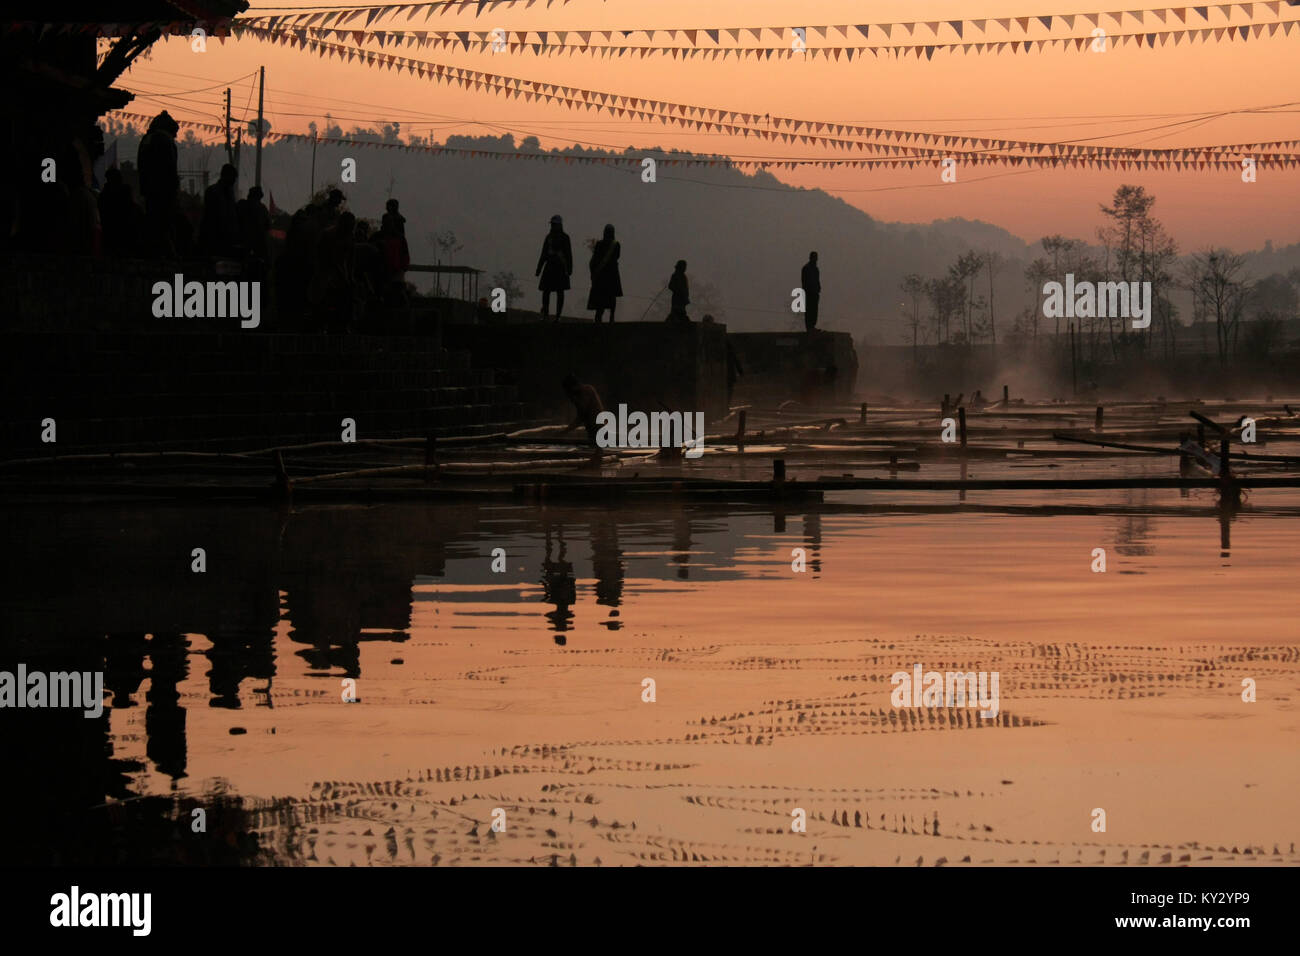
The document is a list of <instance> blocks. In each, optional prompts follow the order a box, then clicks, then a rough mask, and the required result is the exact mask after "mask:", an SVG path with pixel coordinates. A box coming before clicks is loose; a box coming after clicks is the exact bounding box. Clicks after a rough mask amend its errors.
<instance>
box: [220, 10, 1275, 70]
mask: <svg viewBox="0 0 1300 956" xmlns="http://www.w3.org/2000/svg"><path fill="white" fill-rule="evenodd" d="M1297 28H1300V20H1279V21H1277V22H1274V23H1255V24H1251V25H1238V26H1227V27H1205V28H1201V29H1175V30H1152V31H1141V32H1130V33H1109V34H1107V35H1106V36H1105V37H1103V38H1100V40H1099V38H1098V37H1095V36H1093V35H1091V34H1089V35H1087V36H1070V37H1048V38H1044V39H1033V40H1030V39H1026V40H990V41H978V42H976V41H964V42H946V41H945V42H935V43H929V42H925V43H910V44H899V43H889V44H886V43H880V44H869V45H868V44H859V45H856V46H854V45H838V44H837V45H818V46H800V45H791V44H786V45H783V46H782V45H778V46H714V47H701V46H696V45H692V46H689V47H684V46H644V45H635V44H626V43H591V42H590V38H591V37H592V36H593V35H594V32H593V31H581V32H572V31H540V32H531V33H530V32H528V31H509V32H507V31H482V30H431V31H430V30H415V31H405V30H377V31H372V32H366V31H362V30H344V29H339V28H332V29H330V28H317V27H301V28H296V29H294V30H292V31H291V32H294V33H295V34H298V35H302V36H306V37H311V38H313V39H317V40H329V39H330V38H331V37H332V38H333V40H334V41H336V42H347V41H352V42H353V43H356V44H358V45H360V44H363V43H366V42H373V43H375V44H376V45H377V46H378V47H379V48H380V49H383V48H384V47H387V46H392V47H393V48H398V49H400V48H402V47H406V48H407V49H421V50H424V49H434V50H461V51H464V52H466V53H506V52H509V53H532V54H534V55H536V56H551V57H554V56H563V55H564V54H566V53H567V54H568V55H569V56H573V55H574V54H577V53H587V54H595V55H596V56H603V57H605V58H613V57H624V56H628V55H631V56H633V57H640V58H641V59H645V58H646V57H647V56H652V55H655V56H671V57H672V58H673V59H698V58H701V57H702V58H704V59H708V60H718V59H722V60H726V59H728V58H729V57H733V56H734V57H736V58H737V59H739V60H746V59H750V60H770V59H772V57H776V58H778V59H793V58H795V57H806V58H810V59H814V60H815V59H817V58H819V57H820V58H822V59H824V60H827V61H830V60H835V61H837V62H838V61H840V60H841V59H843V60H845V61H846V62H852V60H853V58H854V57H855V56H856V57H858V58H859V59H861V58H863V57H865V56H867V55H870V56H873V57H876V58H879V57H880V56H881V55H886V56H893V57H895V58H906V57H909V56H914V57H916V58H918V59H919V58H920V57H922V56H924V57H926V59H930V58H932V57H933V56H934V54H935V53H936V52H949V53H955V52H960V53H962V54H974V55H980V54H983V53H1005V52H1010V53H1013V54H1018V53H1040V52H1042V51H1043V50H1044V49H1047V50H1049V51H1056V50H1062V51H1071V50H1073V51H1074V52H1078V53H1085V52H1093V51H1096V50H1098V49H1099V48H1098V46H1097V43H1098V42H1100V43H1101V44H1102V47H1101V48H1100V49H1104V50H1109V49H1123V48H1125V47H1129V46H1135V47H1138V48H1142V47H1146V48H1147V49H1154V48H1155V47H1156V46H1162V47H1163V46H1168V45H1170V44H1171V43H1172V45H1173V46H1180V45H1181V44H1182V43H1183V41H1184V40H1186V41H1187V42H1188V44H1189V45H1191V44H1195V43H1197V42H1201V43H1209V42H1224V41H1227V42H1237V41H1245V40H1250V39H1256V40H1258V39H1263V38H1272V37H1274V36H1277V34H1278V32H1279V31H1281V32H1282V34H1283V35H1284V36H1290V35H1291V33H1292V31H1293V30H1296V29H1297ZM256 29H284V28H276V27H270V26H261V25H254V24H252V23H247V22H240V23H236V24H235V26H234V28H233V32H234V33H235V35H238V34H239V33H240V32H241V31H243V30H256ZM864 29H865V28H864ZM649 32H654V31H649ZM669 32H676V31H669ZM683 32H685V33H687V34H690V35H692V37H693V35H694V34H695V33H697V32H701V31H695V30H688V31H683ZM702 32H706V33H714V32H716V31H712V30H709V31H702ZM530 36H534V37H536V39H532V40H530V39H529V37H530ZM570 37H573V38H576V39H575V40H574V41H573V42H570ZM598 38H599V37H598ZM556 41H558V42H556ZM578 41H581V42H578ZM692 43H693V44H694V39H693V38H692Z"/></svg>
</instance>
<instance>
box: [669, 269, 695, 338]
mask: <svg viewBox="0 0 1300 956" xmlns="http://www.w3.org/2000/svg"><path fill="white" fill-rule="evenodd" d="M668 291H669V292H671V293H672V294H673V300H672V306H671V308H670V309H669V312H668V321H669V322H689V321H690V320H691V317H690V316H689V315H687V314H686V307H687V306H688V305H690V303H691V284H690V282H689V281H688V280H687V278H686V260H685V259H678V260H677V265H676V266H675V267H674V268H673V274H672V277H671V278H670V279H669V280H668Z"/></svg>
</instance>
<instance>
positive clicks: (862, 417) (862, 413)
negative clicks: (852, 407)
mask: <svg viewBox="0 0 1300 956" xmlns="http://www.w3.org/2000/svg"><path fill="white" fill-rule="evenodd" d="M866 423H867V403H866V402H863V403H862V407H861V408H860V409H858V424H859V425H865V424H866Z"/></svg>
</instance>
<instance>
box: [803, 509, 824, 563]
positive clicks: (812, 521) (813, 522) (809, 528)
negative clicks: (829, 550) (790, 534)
mask: <svg viewBox="0 0 1300 956" xmlns="http://www.w3.org/2000/svg"><path fill="white" fill-rule="evenodd" d="M803 534H804V544H805V546H806V547H807V548H808V556H809V558H810V559H811V560H809V562H808V568H809V570H810V571H812V573H813V575H814V576H815V575H818V574H821V570H822V558H821V554H822V516H821V515H820V514H818V513H817V512H815V511H810V512H809V513H807V514H805V515H804V516H803Z"/></svg>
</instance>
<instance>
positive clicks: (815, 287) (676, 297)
mask: <svg viewBox="0 0 1300 956" xmlns="http://www.w3.org/2000/svg"><path fill="white" fill-rule="evenodd" d="M621 255H622V247H621V246H620V244H619V241H618V240H617V239H615V238H614V227H613V226H612V225H608V224H607V225H606V226H605V231H604V234H603V235H602V236H601V238H600V239H598V240H596V242H595V243H594V244H593V245H592V249H591V259H590V260H589V261H588V263H587V269H588V272H589V273H590V274H591V292H590V293H588V295H587V309H588V310H590V311H592V312H594V313H595V314H596V321H597V322H601V321H604V317H605V313H606V312H608V313H609V321H610V322H613V321H614V314H615V312H616V311H617V309H618V300H619V299H620V298H622V297H623V279H622V276H621V275H620V273H619V258H620V256H621ZM533 275H534V276H536V277H537V278H538V279H539V280H540V281H539V282H538V284H537V287H538V288H539V289H540V290H541V293H542V310H541V317H542V321H546V320H548V319H551V296H552V295H554V296H555V317H554V319H553V320H552V321H555V322H558V321H560V317H561V316H562V315H563V314H564V293H565V292H567V291H568V290H569V289H570V288H571V285H570V282H569V279H570V277H571V276H572V275H573V244H572V242H570V241H569V236H568V233H566V232H565V231H564V219H563V218H562V217H560V216H558V215H557V216H552V217H551V229H550V231H549V232H548V233H547V234H546V238H544V239H543V240H542V251H541V254H540V255H539V256H538V257H537V268H536V269H535V270H534V271H533ZM799 280H800V283H801V288H802V289H803V293H804V328H805V329H806V330H807V331H809V332H811V331H813V330H814V329H815V328H817V312H818V309H819V307H820V305H821V292H822V283H821V270H820V269H819V268H818V266H817V253H815V252H810V253H809V254H808V261H807V263H805V264H804V267H803V269H801V270H800V273H799ZM667 288H668V292H669V293H670V301H669V310H668V321H669V322H689V321H690V316H689V315H688V314H687V312H686V307H687V306H688V305H690V302H691V284H690V280H689V279H688V278H687V277H686V260H685V259H678V260H677V263H676V264H675V265H674V266H673V274H672V275H671V276H669V278H668V286H667Z"/></svg>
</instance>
